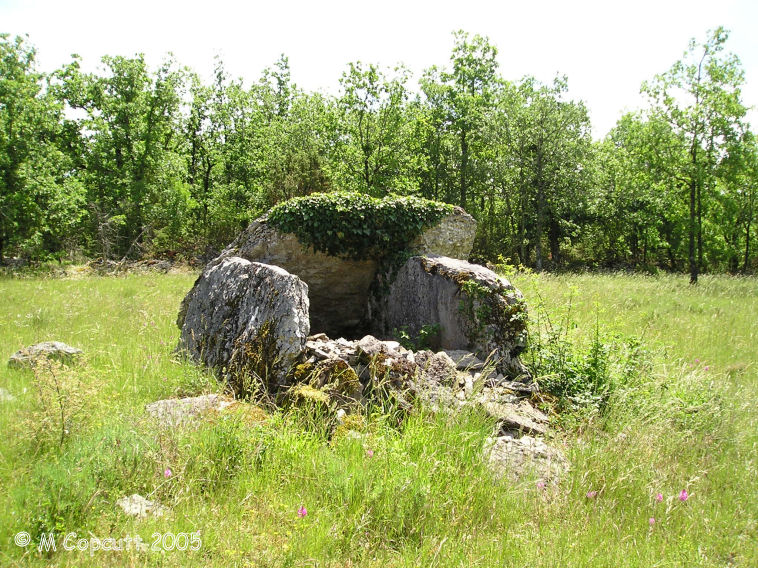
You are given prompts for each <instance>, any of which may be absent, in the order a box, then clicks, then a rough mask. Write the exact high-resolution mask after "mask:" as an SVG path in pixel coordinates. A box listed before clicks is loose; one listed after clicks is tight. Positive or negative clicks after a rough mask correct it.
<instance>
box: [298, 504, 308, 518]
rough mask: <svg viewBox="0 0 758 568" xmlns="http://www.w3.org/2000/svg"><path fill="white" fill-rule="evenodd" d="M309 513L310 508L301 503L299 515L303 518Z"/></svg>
mask: <svg viewBox="0 0 758 568" xmlns="http://www.w3.org/2000/svg"><path fill="white" fill-rule="evenodd" d="M307 514H308V509H306V508H305V507H303V506H302V505H300V508H299V509H298V510H297V516H298V517H301V518H302V517H304V516H305V515H307Z"/></svg>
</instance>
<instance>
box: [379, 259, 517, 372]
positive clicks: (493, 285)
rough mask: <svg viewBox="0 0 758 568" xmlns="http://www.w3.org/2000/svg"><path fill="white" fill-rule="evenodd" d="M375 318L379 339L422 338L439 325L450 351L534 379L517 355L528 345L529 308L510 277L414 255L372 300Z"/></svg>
mask: <svg viewBox="0 0 758 568" xmlns="http://www.w3.org/2000/svg"><path fill="white" fill-rule="evenodd" d="M370 317H371V320H372V321H373V322H374V325H375V327H376V333H377V334H379V335H382V334H387V333H389V332H390V331H391V330H393V329H403V328H404V329H407V330H408V332H409V333H410V334H411V335H418V334H419V333H420V331H421V329H422V328H423V327H424V326H428V325H439V327H440V334H439V340H440V344H441V347H442V348H443V349H446V350H466V351H470V352H472V353H474V354H475V355H476V356H477V357H478V358H479V359H481V360H486V359H488V358H490V357H491V358H492V360H493V362H494V363H495V368H496V369H497V371H498V372H500V373H502V374H504V375H507V376H509V377H511V378H513V379H519V380H522V381H528V380H530V378H531V377H530V375H529V371H528V370H527V369H526V367H524V365H523V364H522V363H521V361H520V360H519V358H518V355H519V354H520V353H521V352H522V351H523V350H524V348H525V347H526V306H525V304H524V303H523V297H522V295H521V293H520V292H519V291H518V290H516V288H514V287H513V285H511V283H510V282H508V281H507V280H506V279H504V278H502V277H500V276H498V275H497V274H495V273H494V272H492V271H491V270H489V269H487V268H485V267H483V266H479V265H476V264H470V263H468V262H466V261H464V260H457V259H453V258H448V257H440V256H430V257H420V256H415V257H411V258H410V259H408V261H407V262H406V263H405V264H404V265H403V266H402V268H400V269H399V271H398V272H397V275H396V277H395V278H394V280H393V281H392V283H391V284H390V285H389V290H388V291H387V292H386V293H382V294H377V295H375V296H373V297H372V301H371V305H370Z"/></svg>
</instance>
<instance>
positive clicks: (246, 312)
mask: <svg viewBox="0 0 758 568" xmlns="http://www.w3.org/2000/svg"><path fill="white" fill-rule="evenodd" d="M179 323H180V328H181V336H180V340H179V348H180V350H184V351H186V352H187V353H189V355H190V357H191V358H192V359H194V360H196V361H200V362H202V363H203V364H205V365H207V366H208V367H211V368H215V369H219V370H221V371H222V373H223V374H225V375H226V376H227V378H229V379H230V380H231V382H232V386H234V387H235V389H236V387H239V386H241V385H242V383H244V382H245V381H247V380H249V379H251V378H254V377H252V374H255V375H257V376H258V377H260V378H261V379H263V380H264V381H266V382H267V383H269V384H273V385H279V384H281V383H282V381H283V379H284V377H285V375H286V372H287V371H288V370H289V368H290V367H291V366H292V365H293V364H294V363H295V362H296V361H297V360H298V359H299V357H300V356H301V354H302V353H303V351H304V349H305V342H306V339H307V337H308V332H309V329H310V324H309V320H308V286H307V285H306V284H305V283H304V282H303V281H302V280H300V278H298V277H297V276H294V275H292V274H290V273H288V272H287V271H286V270H284V269H283V268H280V267H277V266H269V265H266V264H260V263H257V262H250V261H248V260H245V259H243V258H239V257H229V258H225V259H223V260H222V261H221V262H219V263H216V264H213V265H211V266H210V267H209V268H208V269H206V270H205V271H204V272H203V274H202V275H201V276H200V278H199V279H198V281H197V282H196V284H195V286H194V288H193V289H192V290H191V292H190V293H189V294H188V295H187V297H186V298H185V299H184V302H183V304H182V310H181V312H180V314H179Z"/></svg>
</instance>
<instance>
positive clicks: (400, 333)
mask: <svg viewBox="0 0 758 568" xmlns="http://www.w3.org/2000/svg"><path fill="white" fill-rule="evenodd" d="M441 333H442V327H441V326H440V324H438V323H433V324H426V325H422V326H421V328H420V329H419V331H418V335H416V336H415V337H414V336H412V335H411V334H410V333H409V332H408V328H407V327H401V328H400V329H393V330H392V337H394V338H395V339H396V340H397V341H398V342H399V343H400V345H402V346H403V347H405V348H406V349H410V350H411V351H419V350H421V349H435V348H437V347H438V346H439V343H440V334H441Z"/></svg>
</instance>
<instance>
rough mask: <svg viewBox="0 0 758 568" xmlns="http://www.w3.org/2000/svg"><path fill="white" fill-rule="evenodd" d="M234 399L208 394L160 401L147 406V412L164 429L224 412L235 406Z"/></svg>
mask: <svg viewBox="0 0 758 568" xmlns="http://www.w3.org/2000/svg"><path fill="white" fill-rule="evenodd" d="M234 404H235V402H234V400H233V399H231V398H229V397H226V396H222V395H218V394H206V395H203V396H193V397H188V398H169V399H165V400H158V401H156V402H152V403H150V404H148V405H147V406H145V411H146V412H147V413H148V414H149V415H150V416H152V417H154V418H155V419H157V421H158V424H159V425H160V426H162V427H176V426H181V425H187V424H190V423H193V422H196V421H198V420H199V419H200V418H202V417H203V416H204V415H205V414H207V413H209V412H222V411H223V410H226V409H227V408H229V407H231V406H232V405H234Z"/></svg>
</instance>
